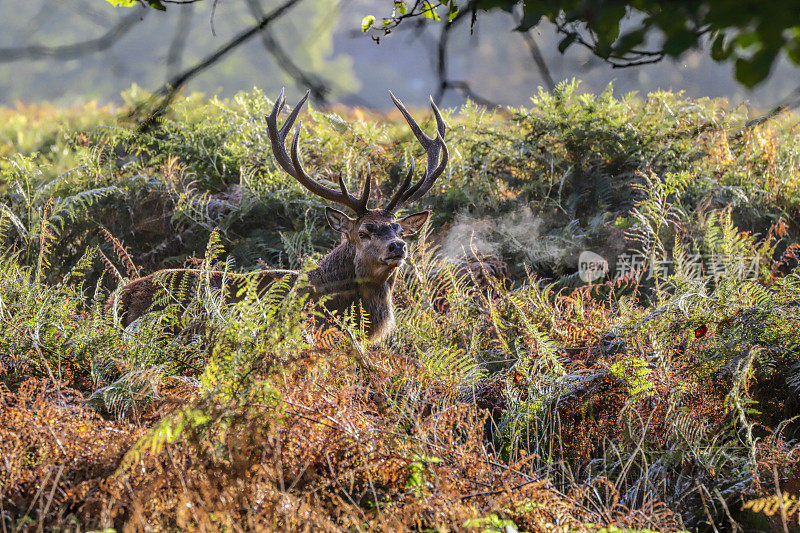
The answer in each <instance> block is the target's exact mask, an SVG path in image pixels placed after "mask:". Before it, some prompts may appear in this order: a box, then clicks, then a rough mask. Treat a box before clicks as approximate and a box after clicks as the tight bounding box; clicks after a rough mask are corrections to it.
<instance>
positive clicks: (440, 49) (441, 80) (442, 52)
mask: <svg viewBox="0 0 800 533" xmlns="http://www.w3.org/2000/svg"><path fill="white" fill-rule="evenodd" d="M465 13H467V11H462V12H460V13H459V14H458V15H456V17H455V18H454V19H453V20H452V21H450V22H445V23H444V24H443V25H442V32H441V33H440V34H439V42H438V45H437V47H436V75H437V78H438V83H437V86H436V95H435V96H434V97H433V100H434V102H436V104H437V105H438V104H440V103H441V101H442V98H444V95H445V93H446V92H447V91H448V90H451V89H455V90H458V91H460V92H461V93H462V94H463V95H464V96H466V97H467V98H469V99H470V100H472V101H474V102H476V103H478V104H480V105H484V106H486V107H500V104H497V103H495V102H492V101H491V100H488V99H486V98H483V97H482V96H480V95H478V94H476V93H475V91H473V90H472V87H470V85H469V83H468V82H466V81H464V80H451V79H449V77H448V72H447V71H448V62H447V59H448V56H447V52H448V50H447V43H448V40H449V36H450V31H451V30H452V29H453V27H454V26H455V24H456V23H457V22H458V21H459V20H462V18H463V17H462V15H464V14H465Z"/></svg>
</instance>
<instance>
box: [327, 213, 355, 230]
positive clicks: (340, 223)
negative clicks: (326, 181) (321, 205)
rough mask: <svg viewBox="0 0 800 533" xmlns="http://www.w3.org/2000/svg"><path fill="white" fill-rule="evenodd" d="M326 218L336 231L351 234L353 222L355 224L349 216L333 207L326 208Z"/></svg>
mask: <svg viewBox="0 0 800 533" xmlns="http://www.w3.org/2000/svg"><path fill="white" fill-rule="evenodd" d="M325 218H327V219H328V224H330V225H331V227H332V228H333V229H334V230H336V231H339V232H341V233H350V228H352V227H353V222H355V220H353V219H352V218H350V217H349V216H347V215H345V214H344V213H342V212H341V211H339V210H338V209H334V208H332V207H325Z"/></svg>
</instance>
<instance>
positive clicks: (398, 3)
mask: <svg viewBox="0 0 800 533" xmlns="http://www.w3.org/2000/svg"><path fill="white" fill-rule="evenodd" d="M394 8H395V9H396V10H397V12H398V13H400V14H401V15H405V14H406V13H408V7H406V3H405V2H403V0H395V2H394Z"/></svg>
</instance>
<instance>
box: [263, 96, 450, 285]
mask: <svg viewBox="0 0 800 533" xmlns="http://www.w3.org/2000/svg"><path fill="white" fill-rule="evenodd" d="M389 96H391V98H392V101H393V102H394V104H395V105H396V106H397V108H398V109H399V110H400V112H401V113H402V114H403V117H405V119H406V122H408V125H409V127H410V128H411V131H412V132H413V133H414V136H415V137H416V138H417V140H418V141H419V142H420V144H422V146H423V147H424V148H425V151H426V153H427V158H428V164H427V168H426V169H425V174H424V175H423V176H422V177H421V178H420V179H419V181H417V182H416V183H415V184H414V185H413V186H412V185H411V181H412V178H413V175H414V161H413V159H412V161H411V166H410V169H409V171H408V173H407V174H406V176H405V179H404V180H403V181H402V183H401V184H400V187H399V188H398V190H397V191H396V192H395V194H394V195H393V196H392V198H391V200H389V202H388V203H387V204H386V206H385V207H383V208H378V209H370V208H369V206H368V204H369V197H370V191H371V188H372V178H371V175H370V171H369V164H368V163H367V165H366V172H365V177H364V185H363V187H362V190H361V192H360V194H359V196H358V197H357V198H356V197H355V196H353V195H352V194H350V192H349V191H348V190H347V186H346V185H345V183H344V179H343V177H342V176H341V175H340V176H339V179H338V181H339V184H338V185H339V188H338V190H337V189H335V188H330V187H328V186H326V185H323V184H322V183H320V182H319V181H318V180H316V179H312V178H311V177H310V176H309V175H308V174H307V173H306V171H305V170H304V169H303V166H302V164H301V162H300V156H299V153H298V143H299V140H300V128H301V126H302V121H301V122H298V123H297V129H296V130H295V134H294V139H293V140H292V148H291V155H290V154H288V153H287V152H286V136H287V134H288V133H289V130H290V129H291V127H292V125H293V124H294V122H295V120H296V119H297V115H298V113H299V112H300V109H301V108H302V106H303V104H304V103H305V101H306V99H307V98H308V93H306V95H305V96H304V97H303V98H302V99H301V100H300V101H299V102H298V103H297V105H296V106H295V107H294V109H292V112H291V113H290V114H289V117H288V118H287V119H286V122H285V123H284V125H283V126H282V127H281V128H280V129H278V123H277V119H278V114H279V113H280V112H281V110H282V109H283V107H284V104H285V100H284V96H283V90H281V94H280V96H279V97H278V99H277V100H276V101H275V105H274V106H273V108H272V112H271V113H270V114H269V116H268V117H267V129H268V130H269V139H270V143H271V144H272V152H273V154H275V160H276V161H277V162H278V165H280V167H281V168H282V169H283V170H284V171H285V172H286V173H287V174H289V175H290V176H292V177H293V178H294V179H296V180H297V181H298V182H300V184H301V185H302V186H303V187H305V188H306V189H308V190H309V191H311V192H313V193H314V194H316V195H317V196H320V197H322V198H325V199H326V200H330V201H332V202H336V203H338V204H340V205H343V206H345V207H346V208H348V209H350V210H351V211H353V213H354V214H355V218H351V217H349V216H348V215H347V214H345V213H343V212H341V211H339V210H337V209H333V208H331V207H326V208H325V218H326V219H327V220H328V223H329V224H330V226H331V227H332V228H333V229H334V230H335V231H338V232H340V233H341V234H342V235H343V238H344V240H345V242H347V243H349V244H351V245H352V246H353V247H354V248H355V273H356V276H357V278H359V279H360V280H362V281H366V282H373V283H383V282H384V281H386V280H387V279H389V277H390V276H391V275H392V274H393V273H394V272H395V271H396V269H397V268H398V267H399V266H401V265H402V264H403V262H404V261H405V259H406V254H407V251H406V243H405V242H404V241H403V237H404V236H406V235H413V234H414V233H416V232H417V231H419V229H420V228H421V227H422V225H423V224H424V223H425V221H426V220H427V219H428V216H429V215H430V213H429V212H428V211H422V212H419V213H414V214H411V215H408V216H405V217H403V218H400V219H398V218H397V215H396V213H397V211H398V210H399V209H401V208H402V207H403V206H406V205H408V204H410V203H412V202H414V201H416V200H418V199H419V198H421V197H422V196H424V195H425V193H427V192H428V190H430V188H431V187H432V186H433V184H434V182H435V181H436V179H437V178H438V177H439V176H440V175H441V174H442V172H443V171H444V169H445V167H446V166H447V161H448V159H449V153H448V151H447V145H445V143H444V134H445V131H446V125H445V123H444V120H443V119H442V115H441V113H440V112H439V109H438V108H437V107H436V105H435V104H434V103H433V100H431V109H433V114H434V116H435V117H436V129H437V131H436V137H428V136H427V135H425V133H423V132H422V130H421V129H420V127H419V125H417V123H416V122H415V121H414V119H413V118H412V117H411V115H410V114H409V112H408V111H407V110H406V108H405V106H404V105H403V103H402V102H400V100H398V99H397V98H395V96H394V95H393V94H392V93H391V92H389Z"/></svg>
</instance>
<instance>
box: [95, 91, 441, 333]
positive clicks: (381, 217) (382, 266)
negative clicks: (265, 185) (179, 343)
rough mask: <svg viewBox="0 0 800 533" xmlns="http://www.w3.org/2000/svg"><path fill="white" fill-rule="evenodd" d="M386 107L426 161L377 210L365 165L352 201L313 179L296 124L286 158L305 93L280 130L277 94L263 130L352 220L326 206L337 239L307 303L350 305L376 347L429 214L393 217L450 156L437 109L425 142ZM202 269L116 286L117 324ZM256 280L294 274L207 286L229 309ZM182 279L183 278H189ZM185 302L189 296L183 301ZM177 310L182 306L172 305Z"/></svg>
mask: <svg viewBox="0 0 800 533" xmlns="http://www.w3.org/2000/svg"><path fill="white" fill-rule="evenodd" d="M389 96H391V98H392V101H393V102H394V104H395V105H396V106H397V108H398V109H399V110H400V112H401V113H402V114H403V117H405V119H406V122H408V125H409V126H410V128H411V131H412V132H413V133H414V136H415V137H416V138H417V140H418V141H419V142H420V144H422V146H423V147H424V148H425V151H426V154H427V158H428V162H427V168H426V169H425V174H424V175H423V176H422V178H421V179H420V180H419V181H417V182H416V183H415V184H414V185H413V186H412V185H411V180H412V177H413V173H414V162H413V160H412V161H411V167H410V169H409V171H408V174H407V175H406V176H405V178H404V180H403V182H402V183H401V184H400V188H399V189H398V190H397V191H396V192H395V193H394V195H393V196H392V198H391V200H389V203H387V204H386V206H385V207H383V208H381V209H369V207H368V205H367V204H368V202H369V198H370V190H371V186H372V183H371V177H370V173H369V165H367V172H366V180H365V181H364V186H363V189H362V191H361V194H360V195H359V197H358V198H356V197H354V196H353V195H352V194H350V192H348V190H347V187H346V186H345V183H344V180H343V179H342V177H341V176H340V177H339V190H336V189H335V188H333V189H332V188H330V187H327V186H325V185H323V184H322V183H320V182H319V181H317V180H315V179H312V178H311V177H310V176H309V175H308V174H307V173H306V171H305V170H304V169H303V166H302V165H301V163H300V156H299V153H298V142H299V139H300V128H301V126H302V122H298V124H297V129H296V130H295V134H294V139H293V141H292V148H291V155H290V154H289V153H287V151H286V136H287V134H288V133H289V130H290V129H291V127H292V125H293V124H294V122H295V119H296V118H297V115H298V113H299V112H300V109H301V108H302V106H303V104H304V103H305V101H306V99H307V98H308V93H306V95H305V96H304V97H303V98H302V99H301V100H300V101H299V102H298V103H297V105H296V106H295V107H294V109H293V110H292V112H291V113H290V114H289V117H288V118H287V119H286V123H285V124H284V125H283V126H282V127H281V128H280V129H278V124H277V119H278V114H279V113H280V112H281V110H282V109H283V106H284V104H285V101H284V97H283V91H281V94H280V96H279V97H278V99H277V100H276V101H275V105H274V106H273V108H272V112H271V113H270V114H269V116H268V117H267V119H266V120H267V129H268V131H269V139H270V143H271V144H272V152H273V154H274V155H275V160H276V161H277V162H278V165H280V167H281V168H282V169H283V170H284V171H285V172H286V173H287V174H289V175H290V176H292V177H293V178H294V179H296V180H297V181H298V182H299V183H300V184H301V185H302V186H303V187H305V188H306V189H308V190H309V191H311V192H313V193H314V194H316V195H317V196H320V197H322V198H325V199H326V200H330V201H332V202H336V203H338V204H341V205H343V206H345V207H347V208H348V209H350V210H351V211H353V213H354V214H355V218H350V217H349V216H347V215H346V214H345V213H342V212H341V211H338V210H336V209H333V208H331V207H326V208H325V217H326V218H327V220H328V223H329V224H330V226H331V227H332V228H333V229H334V230H336V231H338V232H341V234H342V242H341V244H339V245H338V246H337V247H336V248H334V249H333V250H332V251H331V252H330V253H328V255H326V256H325V257H324V258H323V259H322V261H321V262H320V264H319V267H318V268H316V269H314V270H312V271H310V272H309V273H308V280H309V285H310V287H309V291H310V293H311V294H310V295H311V297H312V298H315V299H318V298H320V297H322V296H327V298H326V299H325V300H324V304H325V307H326V308H327V309H328V310H329V311H331V312H334V313H336V312H339V313H341V312H343V311H346V310H348V309H351V308H353V306H355V307H354V309H355V310H363V311H364V312H365V313H366V314H367V317H366V318H367V320H366V323H367V324H368V329H367V332H366V333H367V337H368V339H369V340H371V341H378V340H380V339H381V338H383V337H385V336H386V335H387V334H388V333H389V332H390V331H391V330H392V328H393V326H394V312H393V306H392V289H393V287H394V283H395V280H396V277H397V270H398V268H399V267H400V266H401V265H403V263H404V261H405V259H406V253H407V252H406V243H405V242H404V241H403V236H405V235H413V234H414V233H416V232H417V231H419V229H420V228H421V227H422V225H423V224H424V223H425V221H426V220H427V219H428V216H429V214H430V213H429V212H428V211H422V212H420V213H414V214H412V215H408V216H406V217H403V218H401V219H398V218H397V215H396V212H397V211H398V210H399V209H400V208H401V207H403V206H405V205H408V204H410V203H411V202H414V201H416V200H418V199H420V198H421V197H422V196H423V195H425V193H427V192H428V190H429V189H430V188H431V187H432V186H433V184H434V182H435V181H436V179H437V178H438V177H439V176H440V175H441V174H442V172H443V171H444V169H445V166H446V165H447V162H448V158H449V153H448V150H447V146H446V145H445V142H444V134H445V131H446V126H445V123H444V120H443V119H442V115H441V113H440V112H439V109H438V108H437V107H436V105H435V104H434V103H433V100H431V108H432V109H433V114H434V116H435V117H436V129H437V132H436V136H435V137H433V138H431V137H428V136H427V135H425V133H423V132H422V130H421V129H420V127H419V126H418V125H417V123H416V122H415V121H414V119H413V118H412V117H411V115H410V114H409V112H408V111H407V110H406V108H405V106H403V104H402V102H400V100H398V99H397V98H395V96H394V95H393V94H392V93H391V92H389ZM201 273H202V271H201V270H195V269H172V270H160V271H158V272H155V273H153V274H150V275H149V276H146V277H143V278H140V279H136V280H134V281H131V282H130V283H128V284H127V285H125V286H124V287H122V288H121V289H120V290H119V291H117V294H116V296H115V297H114V298H112V300H111V301H110V302H109V304H108V307H109V309H111V308H112V307H114V306H116V309H117V310H118V311H119V316H120V318H121V323H122V324H123V326H127V325H129V324H130V323H131V322H133V321H134V320H136V319H137V318H139V317H141V316H142V315H144V314H145V313H147V312H149V311H154V310H157V309H163V308H164V305H163V303H160V302H162V301H163V300H165V299H164V298H160V299H158V301H157V295H158V294H159V291H162V290H165V289H170V291H169V292H170V293H171V294H175V293H177V292H179V293H182V294H188V295H189V296H191V294H192V293H193V291H191V290H183V291H177V290H176V289H177V288H178V287H184V288H186V287H187V286H188V287H191V286H193V285H194V284H195V283H197V281H198V280H199V278H200V275H201ZM253 275H255V276H258V277H259V283H258V289H259V290H264V289H265V288H266V287H267V286H268V285H269V283H271V282H272V281H274V280H275V279H278V278H281V277H283V276H287V275H288V276H290V277H291V278H292V279H293V280H296V279H297V276H298V273H297V271H292V270H262V271H258V272H255V273H248V274H246V275H244V274H233V275H232V274H230V273H223V272H212V273H211V275H210V279H211V285H212V286H214V287H215V288H218V289H220V290H222V291H223V295H224V298H225V301H226V302H228V303H233V302H236V301H237V300H240V299H241V298H242V296H237V295H239V294H241V292H242V291H241V290H240V289H241V288H242V286H243V283H245V282H246V279H247V278H246V277H245V276H247V277H249V276H253ZM187 277H188V279H187ZM186 299H187V300H188V299H189V298H188V297H187V298H186ZM177 303H178V304H180V305H184V306H185V305H186V304H188V301H186V302H177Z"/></svg>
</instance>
